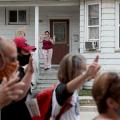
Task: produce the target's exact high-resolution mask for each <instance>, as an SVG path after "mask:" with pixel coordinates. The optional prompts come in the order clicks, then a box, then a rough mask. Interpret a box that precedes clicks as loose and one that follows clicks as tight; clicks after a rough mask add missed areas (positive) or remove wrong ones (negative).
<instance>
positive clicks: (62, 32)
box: [50, 19, 69, 64]
mask: <svg viewBox="0 0 120 120" xmlns="http://www.w3.org/2000/svg"><path fill="white" fill-rule="evenodd" d="M50 33H51V36H53V35H55V45H54V48H53V57H52V64H59V63H60V61H61V59H62V58H63V57H64V56H65V55H66V54H67V53H68V52H69V20H56V19H55V20H53V19H52V20H50Z"/></svg>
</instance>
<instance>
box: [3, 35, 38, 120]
mask: <svg viewBox="0 0 120 120" xmlns="http://www.w3.org/2000/svg"><path fill="white" fill-rule="evenodd" d="M14 42H15V44H16V47H17V52H18V56H17V59H18V61H19V68H18V71H19V75H18V77H19V82H21V81H22V82H24V83H25V87H24V93H23V94H22V97H21V98H20V99H19V100H18V101H17V102H16V101H14V102H13V103H11V104H9V105H8V106H6V107H4V108H3V109H2V111H1V117H2V120H8V119H10V120H31V116H30V113H29V111H28V109H27V107H26V104H25V101H26V99H27V96H28V93H29V90H30V86H31V80H32V75H33V72H34V70H33V59H32V56H31V51H35V49H36V48H35V47H34V46H30V45H28V44H27V43H26V42H27V41H26V39H25V38H24V37H15V38H14Z"/></svg>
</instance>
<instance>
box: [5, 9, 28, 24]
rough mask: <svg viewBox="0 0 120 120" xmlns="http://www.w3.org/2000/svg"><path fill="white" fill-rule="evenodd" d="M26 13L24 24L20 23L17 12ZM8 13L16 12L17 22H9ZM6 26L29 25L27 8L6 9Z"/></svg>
mask: <svg viewBox="0 0 120 120" xmlns="http://www.w3.org/2000/svg"><path fill="white" fill-rule="evenodd" d="M22 10H23V11H26V22H20V21H19V20H18V19H19V15H18V13H19V11H22ZM10 11H17V22H9V15H10V14H9V13H10ZM6 24H7V25H27V24H29V8H6Z"/></svg>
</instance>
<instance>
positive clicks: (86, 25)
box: [84, 0, 101, 51]
mask: <svg viewBox="0 0 120 120" xmlns="http://www.w3.org/2000/svg"><path fill="white" fill-rule="evenodd" d="M89 5H99V25H92V26H89V25H88V20H89V18H88V14H89V12H88V10H89ZM85 13H86V14H85V41H84V42H89V41H97V40H98V44H99V48H98V50H100V38H101V36H100V31H101V2H100V1H99V0H98V1H96V2H95V1H94V2H91V1H88V2H86V4H85ZM97 26H98V27H99V38H98V39H89V28H90V27H91V28H92V27H97ZM84 51H86V49H85V46H84Z"/></svg>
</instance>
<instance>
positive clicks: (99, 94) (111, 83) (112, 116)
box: [92, 72, 120, 120]
mask: <svg viewBox="0 0 120 120" xmlns="http://www.w3.org/2000/svg"><path fill="white" fill-rule="evenodd" d="M92 95H93V98H94V100H95V102H96V105H97V109H98V112H99V115H98V116H97V117H96V118H94V120H120V76H119V75H118V74H117V73H115V72H106V73H102V74H100V75H99V76H97V77H96V79H95V81H94V84H93V88H92Z"/></svg>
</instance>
